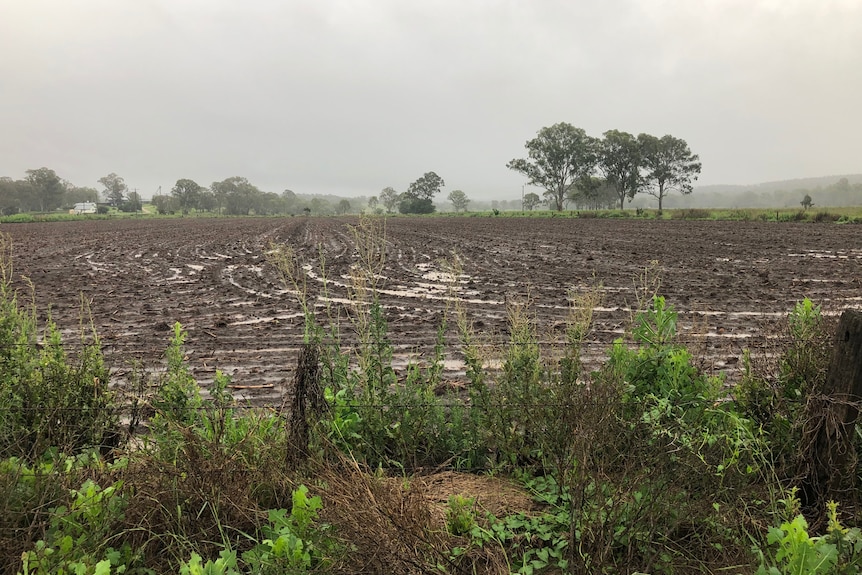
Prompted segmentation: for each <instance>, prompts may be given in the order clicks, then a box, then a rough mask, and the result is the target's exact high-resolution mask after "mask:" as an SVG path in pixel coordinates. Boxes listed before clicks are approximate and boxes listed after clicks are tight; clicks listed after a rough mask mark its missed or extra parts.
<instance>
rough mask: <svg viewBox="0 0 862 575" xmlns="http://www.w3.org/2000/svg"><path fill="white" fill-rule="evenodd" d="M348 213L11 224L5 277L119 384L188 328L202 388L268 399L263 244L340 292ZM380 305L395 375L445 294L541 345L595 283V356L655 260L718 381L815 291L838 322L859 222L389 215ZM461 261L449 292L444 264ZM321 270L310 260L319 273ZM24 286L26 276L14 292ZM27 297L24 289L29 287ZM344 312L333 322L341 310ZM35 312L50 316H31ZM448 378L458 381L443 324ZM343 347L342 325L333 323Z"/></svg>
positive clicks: (278, 320)
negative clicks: (9, 272) (92, 344)
mask: <svg viewBox="0 0 862 575" xmlns="http://www.w3.org/2000/svg"><path fill="white" fill-rule="evenodd" d="M356 223H357V220H355V219H349V218H343V219H337V218H328V219H325V218H302V217H297V218H284V219H251V218H246V219H227V218H221V219H217V218H214V219H196V218H186V219H153V220H148V219H141V220H134V219H124V220H107V221H100V220H85V221H75V222H61V223H32V224H12V225H6V226H4V227H3V228H2V231H4V232H5V233H7V234H10V235H11V237H12V241H13V249H14V257H13V263H14V268H15V273H16V275H17V274H23V275H25V276H27V277H28V278H29V279H30V280H31V281H32V283H33V285H34V286H35V300H36V305H37V308H38V309H39V310H42V312H44V310H47V309H48V306H50V310H51V312H50V313H51V316H52V319H53V320H54V321H55V322H56V323H57V324H58V325H59V327H60V328H61V329H62V330H63V332H64V335H65V336H66V338H67V339H68V340H74V339H75V338H76V336H77V334H78V333H79V331H80V316H81V314H80V311H81V298H82V296H83V297H84V298H86V300H88V301H89V303H90V308H91V310H92V318H93V322H94V324H95V327H96V330H97V332H98V333H99V335H100V337H101V340H102V343H103V346H104V349H105V355H106V358H107V359H108V361H109V363H110V364H111V365H112V367H113V369H114V370H115V372H116V374H117V376H116V377H117V381H118V382H122V380H123V378H124V374H126V373H127V370H128V369H129V367H130V365H131V364H132V363H133V361H139V362H140V363H141V364H142V365H144V366H147V367H153V366H157V365H160V362H161V361H162V357H163V352H164V349H165V347H166V346H167V345H168V342H169V340H170V335H171V332H170V330H171V326H172V325H173V323H174V322H180V323H181V324H182V325H183V326H184V328H185V329H186V330H187V331H188V338H187V342H186V351H187V355H188V362H189V365H190V367H191V369H192V371H193V373H194V374H195V376H196V377H197V378H198V380H199V382H200V383H201V384H202V385H204V386H206V384H207V383H208V382H209V381H211V379H212V377H213V375H214V373H215V370H216V369H220V370H222V371H223V372H225V373H226V374H228V375H230V376H231V377H232V378H233V382H234V384H235V385H236V386H237V388H236V393H237V394H238V395H241V396H243V397H246V398H248V399H250V400H252V401H255V402H257V403H276V402H280V398H281V394H282V392H283V391H284V389H285V384H287V383H288V382H289V381H290V380H291V378H292V374H293V366H294V363H295V360H296V354H297V350H298V347H297V346H298V345H299V344H300V343H301V340H302V318H301V315H300V310H299V305H298V303H297V300H296V297H295V296H294V295H293V294H291V293H289V292H288V291H287V290H286V289H285V286H284V285H282V284H281V282H280V281H279V279H278V276H277V274H276V273H275V272H274V270H273V269H272V268H271V267H270V266H269V264H268V263H267V262H266V258H265V253H266V252H267V250H269V249H270V247H271V244H272V243H276V244H289V245H290V246H292V247H293V249H294V250H295V251H296V252H297V253H298V254H299V256H300V258H301V259H302V261H303V262H305V263H306V270H305V271H306V275H307V281H308V288H309V291H310V292H311V293H312V295H314V296H315V297H319V299H317V300H316V302H317V303H316V305H318V306H323V305H324V303H325V301H324V299H323V297H324V290H323V279H322V278H323V277H326V278H328V281H327V284H326V288H327V292H326V294H325V295H326V296H327V297H328V298H330V301H334V302H335V305H336V306H338V305H340V304H339V303H338V302H340V301H341V299H342V298H346V297H347V287H346V286H347V284H348V283H349V282H348V281H347V279H346V278H347V275H348V273H349V270H350V266H351V265H354V264H356V263H357V253H356V250H355V246H354V243H353V239H352V236H351V234H350V233H349V230H348V227H347V226H348V225H355V224H356ZM386 251H387V255H386V265H385V268H384V270H383V273H382V274H381V275H382V276H383V279H382V283H381V288H382V289H381V297H382V301H383V304H384V306H385V309H386V313H387V318H388V320H389V333H390V335H391V338H392V340H393V342H394V343H395V344H396V346H397V350H398V360H399V365H404V364H405V363H406V361H407V358H408V357H417V358H420V359H421V358H422V357H427V354H428V353H429V352H430V350H431V348H432V347H433V341H434V337H435V334H436V331H437V328H438V326H439V325H440V324H441V321H442V319H443V318H444V316H445V315H446V310H447V308H451V303H452V302H451V297H457V298H459V299H461V300H462V301H464V302H465V304H466V306H467V309H468V310H469V312H470V314H471V317H472V319H473V320H474V322H475V325H476V327H477V330H478V331H479V332H480V333H481V334H482V335H483V337H486V338H487V342H489V343H491V342H494V341H498V340H499V339H500V338H504V337H505V330H506V305H507V302H509V301H524V300H525V299H526V298H529V300H530V301H531V303H532V308H531V309H532V311H533V313H534V314H535V316H536V318H537V320H538V322H539V325H540V332H541V333H542V337H543V338H544V339H545V340H546V341H548V342H551V341H553V340H554V339H555V338H557V337H559V332H560V327H561V325H562V322H563V319H564V317H565V313H566V308H567V306H568V300H567V296H568V294H569V290H570V289H572V288H575V289H581V290H583V289H587V288H588V287H589V286H594V285H597V284H601V286H602V291H603V293H604V300H603V303H602V305H601V306H600V307H599V308H597V310H596V314H595V330H594V331H593V332H592V333H591V335H590V341H589V342H588V345H587V347H586V350H585V356H586V357H587V360H588V361H591V362H598V361H600V358H601V357H602V356H603V354H604V353H605V351H606V347H607V345H608V343H609V342H611V341H612V340H613V339H614V338H616V337H619V336H621V335H622V334H623V331H624V328H625V326H626V325H627V322H628V321H629V320H630V315H631V312H630V309H631V307H632V306H633V305H634V302H635V301H636V293H635V285H637V284H638V280H637V278H638V277H639V276H640V275H641V274H642V273H643V271H644V269H645V268H646V267H648V266H649V265H650V262H652V261H658V262H659V266H660V270H661V276H662V286H661V289H660V292H661V293H662V294H663V295H664V296H666V298H667V300H668V302H669V303H671V304H673V305H674V306H675V308H676V309H677V311H679V312H680V322H679V332H680V338H681V339H682V340H683V341H684V342H686V343H687V344H689V345H690V346H692V347H693V351H694V352H695V354H696V355H697V356H698V357H700V358H702V360H703V362H704V367H705V368H706V369H708V370H710V371H712V372H719V371H727V372H728V373H729V374H730V376H731V377H733V374H734V373H735V372H736V371H737V370H738V369H739V362H738V359H739V357H740V355H741V352H742V350H743V349H744V348H751V349H753V350H763V351H764V352H765V351H767V350H769V349H770V346H771V342H773V341H775V340H776V339H780V338H781V337H783V327H782V322H783V320H784V318H785V316H786V314H787V312H788V311H789V310H790V309H792V307H793V305H794V303H795V302H796V301H798V300H800V299H802V298H803V297H809V298H811V299H812V300H813V301H814V302H815V303H817V304H819V305H821V306H822V307H823V310H824V311H825V312H826V313H828V314H832V315H837V314H838V313H840V311H841V310H843V309H845V308H847V307H853V306H856V307H859V306H862V229H860V228H859V227H858V226H849V225H844V226H842V225H836V224H812V223H771V222H692V221H670V220H669V221H655V220H637V219H624V220H611V219H554V218H543V219H540V218H536V219H532V218H478V217H477V218H469V217H462V218H444V217H439V218H391V219H389V220H388V221H387V223H386ZM453 254H457V257H458V258H459V259H460V261H461V267H462V272H463V275H462V276H461V277H460V278H458V279H457V281H456V282H454V283H453V281H452V280H451V278H450V277H449V276H448V275H447V274H446V273H445V271H446V269H445V266H444V264H443V263H442V261H444V260H448V261H451V260H452V259H453V257H454V255H453ZM322 261H323V263H324V264H325V265H324V266H321V263H322ZM21 286H22V288H24V284H23V283H22V284H21ZM24 289H26V288H24ZM347 313H348V312H346V311H345V312H343V313H342V316H344V317H346V314H347ZM43 315H45V314H44V313H43ZM449 325H450V328H449V329H448V330H447V332H446V334H447V340H448V341H449V342H450V343H451V344H452V345H450V346H449V348H448V356H447V357H448V359H447V362H446V370H447V378H448V379H450V380H452V381H457V380H458V379H459V378H461V377H462V376H463V372H462V370H463V364H462V363H461V362H460V359H461V358H460V357H459V353H458V346H457V341H458V339H457V333H456V332H455V330H454V328H452V327H451V326H453V325H454V321H451V319H450V321H449ZM342 329H343V331H344V332H345V336H346V338H347V339H349V332H350V324H349V322H347V321H345V322H344V325H343V328H342Z"/></svg>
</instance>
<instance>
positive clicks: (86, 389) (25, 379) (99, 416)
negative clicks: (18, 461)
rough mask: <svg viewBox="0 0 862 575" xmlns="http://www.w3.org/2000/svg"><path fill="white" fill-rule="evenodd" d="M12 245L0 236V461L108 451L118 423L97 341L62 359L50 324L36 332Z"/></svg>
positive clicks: (59, 341) (60, 345)
mask: <svg viewBox="0 0 862 575" xmlns="http://www.w3.org/2000/svg"><path fill="white" fill-rule="evenodd" d="M12 279H13V273H12V265H11V244H10V241H9V238H8V237H7V236H2V235H0V458H6V457H10V456H16V457H25V458H29V459H30V460H32V461H36V460H38V459H40V458H41V457H42V455H43V454H44V453H46V452H47V451H48V450H51V449H55V450H59V451H61V452H64V453H69V454H72V453H77V452H80V451H81V450H83V449H86V448H88V447H101V448H103V449H108V448H110V447H114V446H116V445H117V444H118V441H119V423H118V418H117V414H116V411H115V408H114V405H113V394H112V393H111V392H110V391H109V390H108V379H109V374H108V370H107V368H106V367H105V365H104V362H103V359H102V353H101V348H100V345H99V340H98V337H97V336H96V335H95V334H93V335H92V336H91V337H90V338H89V340H88V339H87V338H86V337H85V334H82V336H81V338H82V348H81V350H80V351H79V352H78V354H77V358H75V359H73V358H71V357H69V356H68V355H67V354H66V351H65V348H64V346H63V341H62V339H61V336H60V332H59V331H58V330H57V328H56V326H55V325H54V324H53V322H51V321H50V320H49V321H48V322H47V325H46V327H45V329H44V331H43V332H42V334H41V337H40V335H39V330H38V328H37V319H36V311H35V309H33V308H24V307H22V306H21V305H20V304H19V301H18V293H17V292H16V290H15V289H14V287H13V285H12Z"/></svg>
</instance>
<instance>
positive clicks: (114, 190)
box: [99, 172, 129, 206]
mask: <svg viewBox="0 0 862 575" xmlns="http://www.w3.org/2000/svg"><path fill="white" fill-rule="evenodd" d="M99 183H100V184H102V186H104V188H105V189H104V190H102V196H104V198H105V201H106V202H108V203H109V204H111V205H112V206H119V205H120V204H122V203H123V200H124V199H126V193H127V192H128V191H129V187H128V186H127V185H126V182H125V180H123V178H121V177H120V176H118V175H117V174H115V173H113V172H111V173H110V174H108V175H107V176H103V177H101V178H99Z"/></svg>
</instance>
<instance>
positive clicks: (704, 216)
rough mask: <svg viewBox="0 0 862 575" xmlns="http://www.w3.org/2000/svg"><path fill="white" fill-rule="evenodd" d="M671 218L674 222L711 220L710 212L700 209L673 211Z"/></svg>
mask: <svg viewBox="0 0 862 575" xmlns="http://www.w3.org/2000/svg"><path fill="white" fill-rule="evenodd" d="M671 217H672V218H673V219H675V220H708V219H710V218H712V212H710V211H709V210H705V209H702V208H686V209H682V210H674V211H673V212H671Z"/></svg>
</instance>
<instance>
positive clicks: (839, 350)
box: [803, 310, 862, 519]
mask: <svg viewBox="0 0 862 575" xmlns="http://www.w3.org/2000/svg"><path fill="white" fill-rule="evenodd" d="M835 335H836V337H835V346H834V348H833V350H832V360H831V362H830V364H829V371H828V372H827V375H826V383H825V385H824V388H823V393H822V395H821V396H820V397H816V398H812V401H815V402H818V403H816V404H814V405H813V406H812V405H809V407H810V408H812V409H809V415H810V419H809V420H808V421H806V422H805V429H803V441H805V442H806V444H807V449H806V450H805V451H803V453H804V455H805V459H806V460H807V462H808V465H809V468H808V470H807V473H806V478H805V480H804V482H803V497H804V501H803V503H805V504H806V506H807V507H808V508H809V509H810V510H812V511H815V513H816V515H817V516H818V518H820V519H823V518H824V517H825V516H824V511H825V504H826V502H827V501H828V500H830V499H832V500H835V501H839V502H842V503H849V504H852V503H853V499H854V492H855V489H854V487H855V482H856V464H857V457H856V448H855V445H854V443H855V441H854V438H855V426H856V423H857V420H858V418H859V407H860V401H862V312H860V311H856V310H846V311H845V312H844V313H843V314H841V319H840V320H839V322H838V329H837V331H836V334H835Z"/></svg>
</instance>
